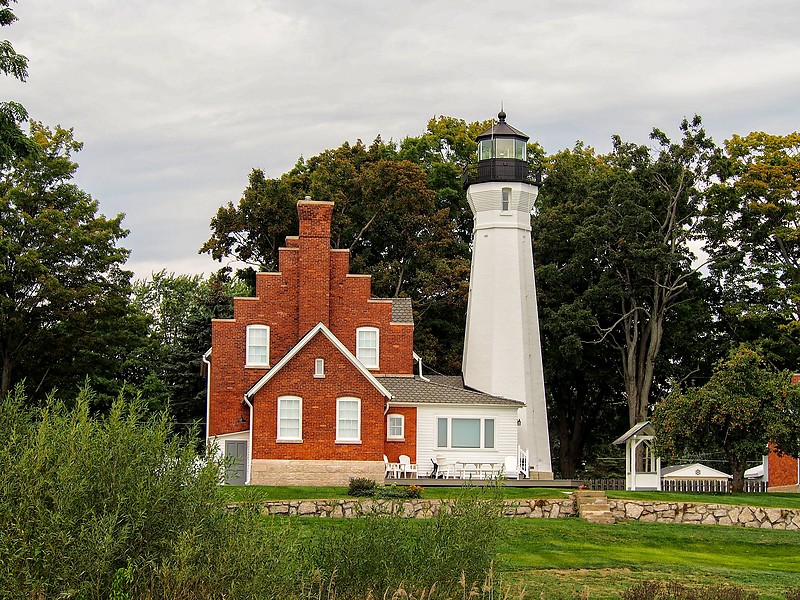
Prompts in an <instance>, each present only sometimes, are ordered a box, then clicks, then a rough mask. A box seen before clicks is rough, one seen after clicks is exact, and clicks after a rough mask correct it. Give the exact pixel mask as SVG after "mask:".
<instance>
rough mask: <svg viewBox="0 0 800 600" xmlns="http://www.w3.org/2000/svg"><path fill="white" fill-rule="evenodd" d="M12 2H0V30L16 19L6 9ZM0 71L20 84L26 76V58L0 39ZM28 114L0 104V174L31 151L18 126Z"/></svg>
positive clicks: (12, 105)
mask: <svg viewBox="0 0 800 600" xmlns="http://www.w3.org/2000/svg"><path fill="white" fill-rule="evenodd" d="M12 1H14V0H0V27H6V26H8V25H11V24H12V23H14V22H15V21H16V20H17V17H16V15H15V14H14V11H12V10H11V9H10V8H9V6H10V4H11V2H12ZM0 72H2V73H3V74H5V75H11V76H12V77H15V78H16V79H19V80H20V81H25V79H26V78H27V76H28V59H27V58H26V57H25V56H23V55H22V54H18V53H17V52H16V51H15V50H14V47H13V46H12V45H11V42H9V41H8V40H0ZM27 118H28V113H27V112H26V111H25V108H24V107H23V106H22V105H21V104H18V103H17V102H11V101H6V102H0V171H2V170H3V169H5V168H6V166H7V165H8V164H9V162H10V161H11V160H12V159H13V158H14V157H16V156H20V157H22V156H28V155H30V154H31V152H33V151H34V150H35V145H34V144H32V143H31V141H30V140H29V139H28V137H27V136H26V135H25V132H24V131H22V128H21V124H22V123H23V122H24V121H25V120H27Z"/></svg>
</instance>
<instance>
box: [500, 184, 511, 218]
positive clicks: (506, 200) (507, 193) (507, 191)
mask: <svg viewBox="0 0 800 600" xmlns="http://www.w3.org/2000/svg"><path fill="white" fill-rule="evenodd" d="M510 205H511V188H503V204H502V205H501V207H500V209H501V210H502V211H504V212H505V211H507V210H508V209H509V206H510Z"/></svg>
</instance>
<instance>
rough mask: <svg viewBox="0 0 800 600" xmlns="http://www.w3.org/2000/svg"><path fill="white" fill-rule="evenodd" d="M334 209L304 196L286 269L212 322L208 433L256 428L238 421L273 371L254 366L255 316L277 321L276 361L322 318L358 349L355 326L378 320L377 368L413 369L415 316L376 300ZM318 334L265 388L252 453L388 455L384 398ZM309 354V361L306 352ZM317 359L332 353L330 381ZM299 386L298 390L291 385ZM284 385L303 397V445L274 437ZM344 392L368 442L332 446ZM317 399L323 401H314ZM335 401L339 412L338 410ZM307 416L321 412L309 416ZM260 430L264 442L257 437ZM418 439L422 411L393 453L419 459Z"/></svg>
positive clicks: (285, 254)
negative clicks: (250, 360)
mask: <svg viewBox="0 0 800 600" xmlns="http://www.w3.org/2000/svg"><path fill="white" fill-rule="evenodd" d="M332 212H333V204H332V203H329V202H311V201H300V202H298V216H299V220H300V227H299V228H300V235H299V236H298V237H290V238H287V240H286V245H287V247H286V248H281V249H280V251H279V256H278V268H279V272H278V273H258V274H257V275H256V296H255V297H254V298H236V299H235V300H234V318H233V319H231V320H215V321H213V323H212V348H213V350H212V357H211V369H210V377H211V382H210V396H211V401H210V404H211V406H210V410H209V435H212V436H214V435H220V434H224V433H232V432H234V431H242V430H243V429H247V426H248V423H239V422H238V421H239V419H240V418H245V419H249V409H248V408H247V406H246V405H243V403H242V397H243V395H244V394H245V392H247V391H248V390H249V389H250V388H251V387H252V386H253V384H255V383H256V382H257V381H258V380H259V379H260V378H261V377H262V376H263V375H264V374H265V373H267V372H268V370H269V369H268V368H246V367H245V361H246V356H245V352H246V341H245V340H246V329H247V326H248V325H255V324H258V325H267V326H269V328H270V349H269V360H270V366H273V365H275V363H277V362H278V361H279V360H280V359H281V358H282V357H283V356H284V355H286V354H287V353H288V352H289V351H290V350H291V349H292V348H293V347H294V346H295V345H296V344H297V343H298V342H299V341H300V339H301V338H302V337H303V335H305V334H306V333H307V332H308V331H309V330H310V329H311V328H313V327H314V326H315V325H316V324H317V323H319V322H322V323H324V324H325V325H326V326H328V328H329V329H330V330H331V332H332V333H333V334H334V335H335V336H336V337H337V338H338V339H339V340H340V341H341V342H342V344H344V345H345V347H346V348H347V349H348V350H349V351H350V352H351V353H353V354H355V351H356V329H357V328H358V327H366V326H370V327H377V328H378V329H379V330H380V337H379V344H380V345H379V351H380V356H379V367H380V368H379V369H375V370H373V373H375V374H376V375H377V374H392V375H395V374H406V375H408V374H412V373H413V367H414V364H413V356H412V353H413V337H414V327H413V325H411V324H403V325H401V324H391V318H392V304H391V302H389V301H376V300H372V299H371V291H370V284H371V278H370V277H368V276H365V275H351V274H349V273H348V270H349V257H350V253H349V252H348V251H347V250H331V248H330V219H331V216H332ZM318 343H319V340H314V341H313V342H311V343H310V345H309V347H306V348H304V349H303V351H301V352H300V353H299V354H298V356H296V357H294V359H293V360H292V361H290V363H289V364H287V365H286V366H285V367H284V368H283V369H282V370H281V372H280V373H278V375H276V377H275V378H274V379H273V380H271V381H270V382H269V384H268V385H267V386H266V387H265V388H263V389H262V390H261V391H260V392H259V394H257V396H256V401H257V402H258V405H259V408H257V409H256V410H255V413H256V416H255V418H254V420H255V421H256V422H255V424H254V426H255V429H254V448H253V457H254V458H267V457H270V458H272V457H275V458H340V459H343V460H382V454H383V453H384V451H385V450H387V447H386V446H385V444H386V420H385V418H384V416H383V408H384V399H383V398H382V397H380V394H379V393H378V391H377V390H376V389H375V388H374V387H373V386H372V385H371V384H370V383H369V382H368V381H367V380H366V378H365V377H364V376H363V375H362V374H361V373H360V372H359V371H358V370H357V369H355V367H353V365H352V364H350V363H349V362H348V361H347V360H346V359H345V358H344V357H343V356H341V355H338V352H337V351H336V350H335V349H334V347H333V346H331V345H330V342H328V341H327V340H326V344H328V346H329V347H328V348H327V350H326V351H325V354H324V355H322V354H320V355H314V356H312V354H313V351H320V352H321V351H322V350H321V349H317V348H316V346H314V349H312V348H311V347H310V346H311V345H312V344H314V345H316V344H318ZM309 353H311V354H309ZM335 355H338V356H335ZM301 356H304V357H305V360H306V362H303V361H302V360H300V357H301ZM314 358H325V359H326V361H325V362H326V373H327V374H328V375H327V376H326V378H325V379H324V380H314V379H313V362H314V361H313V359H314ZM342 361H344V363H346V364H343V363H342ZM306 363H308V364H306ZM340 363H342V364H340ZM309 365H310V366H309ZM337 365H338V366H339V367H341V369H342V372H341V373H338V372H337V369H338V367H337ZM276 386H277V387H276ZM280 386H283V387H280ZM279 388H280V389H279ZM290 388H294V390H295V391H290ZM284 394H286V395H297V396H300V397H302V398H303V415H304V425H303V427H304V439H306V440H307V443H304V444H303V446H304V448H300V447H299V446H300V445H299V444H279V445H278V444H275V437H276V432H277V424H276V423H275V417H276V415H275V411H276V399H277V397H278V396H279V395H284ZM345 395H351V396H355V397H358V398H361V400H362V441H363V442H364V443H363V444H361V445H358V446H351V447H344V446H343V445H333V446H332V445H331V444H332V440H333V438H334V437H335V427H336V419H335V411H336V407H335V400H336V397H339V396H345ZM307 398H308V400H307ZM331 399H332V400H331ZM310 402H314V403H317V404H313V405H312V404H309V403H310ZM270 405H271V409H270V408H269V406H270ZM312 406H316V409H313V410H312ZM326 407H327V408H326ZM331 407H332V410H333V413H330V412H329V409H330V408H331ZM270 411H271V412H270ZM414 414H415V413H414ZM312 415H313V417H312ZM331 415H332V416H331ZM307 416H308V418H311V419H313V420H311V421H307V422H306V418H307ZM308 427H311V428H312V429H308ZM331 428H333V429H332V430H331ZM312 430H313V432H312ZM331 431H333V433H332V434H331V433H330V432H331ZM306 433H308V436H310V437H308V436H306V435H305V434H306ZM329 434H330V435H329ZM256 439H258V440H260V441H258V442H256ZM270 439H271V442H270V441H269V440H270ZM415 439H416V424H415V419H411V418H408V417H407V418H406V440H407V442H406V443H405V446H403V449H402V450H400V446H399V445H397V444H392V446H391V453H392V454H393V455H394V454H398V455H399V454H408V455H409V456H411V458H412V460H414V459H415V449H414V446H413V442H414V440H415ZM270 444H271V445H270ZM306 446H307V447H306ZM320 453H322V454H324V456H322V455H320Z"/></svg>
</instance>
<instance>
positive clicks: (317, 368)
mask: <svg viewBox="0 0 800 600" xmlns="http://www.w3.org/2000/svg"><path fill="white" fill-rule="evenodd" d="M314 377H316V378H317V379H325V359H324V358H315V359H314Z"/></svg>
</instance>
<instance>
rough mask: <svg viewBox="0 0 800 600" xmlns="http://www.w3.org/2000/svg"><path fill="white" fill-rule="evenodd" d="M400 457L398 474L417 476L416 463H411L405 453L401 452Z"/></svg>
mask: <svg viewBox="0 0 800 600" xmlns="http://www.w3.org/2000/svg"><path fill="white" fill-rule="evenodd" d="M399 458H400V476H401V477H413V478H414V479H416V478H417V465H415V464H412V463H411V458H410V457H409V456H408V455H407V454H401V455H400V456H399Z"/></svg>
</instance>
